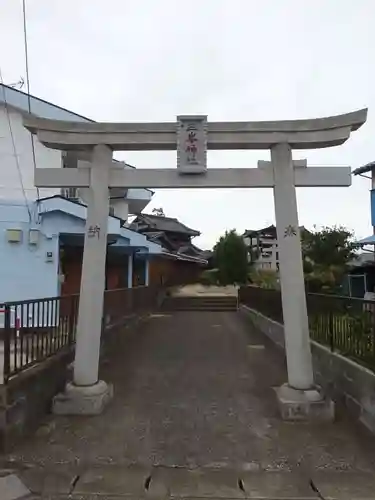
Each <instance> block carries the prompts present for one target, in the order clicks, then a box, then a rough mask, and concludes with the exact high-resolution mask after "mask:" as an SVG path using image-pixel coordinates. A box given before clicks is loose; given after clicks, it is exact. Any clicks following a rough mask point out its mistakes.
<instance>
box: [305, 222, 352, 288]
mask: <svg viewBox="0 0 375 500" xmlns="http://www.w3.org/2000/svg"><path fill="white" fill-rule="evenodd" d="M353 237H354V234H353V233H352V232H351V231H349V230H348V229H347V228H345V227H343V226H333V227H323V228H322V229H321V230H316V229H315V230H314V231H312V232H310V231H302V233H301V239H302V252H303V260H304V271H305V276H306V280H307V281H308V282H310V283H311V284H312V285H313V287H314V288H318V289H319V288H328V289H333V288H334V287H335V286H336V285H337V284H338V283H339V282H340V281H341V278H342V276H343V274H344V273H345V272H346V270H347V267H348V263H349V262H350V261H351V260H352V259H353V258H354V257H355V243H354V239H353Z"/></svg>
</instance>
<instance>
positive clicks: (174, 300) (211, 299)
mask: <svg viewBox="0 0 375 500" xmlns="http://www.w3.org/2000/svg"><path fill="white" fill-rule="evenodd" d="M237 307H238V302H237V297H235V296H202V297H199V296H191V297H190V296H184V297H167V298H166V299H165V300H164V302H163V304H162V309H163V310H169V311H196V310H199V311H236V310H237Z"/></svg>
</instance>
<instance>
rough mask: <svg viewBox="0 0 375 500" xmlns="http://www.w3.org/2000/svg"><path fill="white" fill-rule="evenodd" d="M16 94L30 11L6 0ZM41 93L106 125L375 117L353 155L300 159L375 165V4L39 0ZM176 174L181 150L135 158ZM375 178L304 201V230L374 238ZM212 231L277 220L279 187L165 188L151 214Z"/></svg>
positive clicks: (234, 155)
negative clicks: (337, 229) (373, 202)
mask: <svg viewBox="0 0 375 500" xmlns="http://www.w3.org/2000/svg"><path fill="white" fill-rule="evenodd" d="M0 12H1V17H0V47H1V57H0V63H1V69H2V72H3V76H4V81H5V83H11V82H14V81H17V80H18V79H19V77H20V76H24V75H25V59H24V48H23V31H22V9H21V0H0ZM27 13H28V35H29V36H28V39H29V64H30V90H31V93H32V94H34V95H36V96H38V97H42V98H43V99H46V100H49V101H51V102H53V103H55V104H59V105H60V106H63V107H66V108H68V109H70V110H72V111H75V112H77V113H80V114H83V115H86V116H88V117H90V118H92V119H94V120H98V121H99V120H103V121H171V120H174V119H175V116H176V115H178V114H207V115H208V119H209V120H249V121H250V120H273V119H275V120H277V119H295V118H310V117H320V116H327V115H331V114H339V113H345V112H348V111H353V110H355V109H358V108H362V107H366V106H367V107H369V116H368V121H367V123H366V124H365V125H364V126H363V127H362V128H361V129H360V130H359V131H358V132H356V133H354V134H353V135H352V137H351V139H350V140H349V142H348V143H347V144H345V145H344V146H339V147H336V148H331V149H323V150H317V151H304V152H300V151H296V152H295V154H294V157H295V158H304V157H305V158H307V159H308V161H309V162H310V164H312V165H350V166H352V168H355V167H357V166H360V165H362V164H364V163H367V162H369V161H372V160H374V159H375V57H374V41H373V26H374V18H375V1H374V0H356V1H354V0H315V1H307V0H282V1H281V0H189V1H182V0H138V1H136V0H27ZM268 157H269V154H268V153H266V152H257V151H254V152H209V154H208V162H209V167H229V166H231V167H256V162H257V160H258V159H267V158H268ZM118 158H121V159H126V160H127V161H128V162H130V163H132V164H134V165H136V166H137V167H138V168H142V167H149V168H150V167H171V168H175V164H176V153H175V152H168V153H130V154H126V155H125V154H122V153H121V154H119V155H118ZM369 189H370V181H369V180H366V179H360V178H354V179H353V186H352V187H350V188H337V189H333V188H332V189H327V188H326V189H307V188H305V189H300V190H298V203H299V218H300V223H301V224H303V225H305V226H306V227H311V226H313V225H314V224H317V225H318V226H320V225H333V224H343V225H345V226H347V227H349V228H351V229H353V230H355V232H356V235H357V236H358V237H364V236H367V235H369V234H371V232H372V230H371V227H370V196H369ZM160 206H162V207H163V209H164V211H165V213H166V215H168V216H171V217H178V218H179V219H181V220H182V221H183V222H184V223H186V224H187V225H189V226H191V227H193V228H196V229H198V230H200V231H201V232H202V236H201V237H200V238H199V239H197V240H196V243H197V244H199V245H201V246H202V247H203V248H209V247H210V246H212V245H213V244H214V243H215V241H216V239H217V238H218V237H219V236H220V234H222V233H223V232H224V231H225V229H231V228H237V230H238V231H241V232H242V231H243V230H244V229H246V228H259V227H263V226H265V225H268V224H271V223H273V222H274V207H273V198H272V191H271V190H255V189H253V190H215V191H213V190H190V191H188V190H185V191H166V190H160V191H157V192H156V194H155V195H154V199H153V202H152V204H151V205H149V207H148V209H146V211H151V209H152V207H160Z"/></svg>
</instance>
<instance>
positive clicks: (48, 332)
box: [0, 286, 162, 384]
mask: <svg viewBox="0 0 375 500" xmlns="http://www.w3.org/2000/svg"><path fill="white" fill-rule="evenodd" d="M161 293H162V292H161V289H160V288H155V287H146V286H140V287H135V288H125V289H117V290H106V291H105V292H104V304H103V329H105V328H107V327H109V326H113V325H116V324H119V323H120V322H121V320H124V318H126V317H128V316H130V315H132V314H140V313H142V312H146V311H149V310H152V309H153V308H155V307H157V306H158V300H159V298H160V295H161ZM78 306H79V295H67V296H61V297H48V298H45V299H36V300H24V301H19V302H6V303H4V304H0V339H1V340H2V344H3V364H4V367H3V374H1V373H0V384H1V383H6V382H7V381H8V380H9V378H11V377H13V376H15V375H17V374H18V373H20V372H22V371H24V370H26V369H27V368H29V367H31V366H33V365H35V364H37V363H40V362H41V361H44V360H46V359H48V358H50V357H51V356H53V355H55V354H57V353H59V352H61V351H62V350H63V349H69V348H71V346H73V345H74V343H75V339H76V331H77V321H78ZM0 345H1V341H0ZM0 356H1V352H0ZM1 376H3V380H1Z"/></svg>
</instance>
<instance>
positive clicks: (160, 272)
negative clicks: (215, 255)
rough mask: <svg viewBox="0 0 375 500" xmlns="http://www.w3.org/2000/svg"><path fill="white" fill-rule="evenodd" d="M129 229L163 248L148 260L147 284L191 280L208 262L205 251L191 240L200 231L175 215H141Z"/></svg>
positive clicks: (197, 275)
mask: <svg viewBox="0 0 375 500" xmlns="http://www.w3.org/2000/svg"><path fill="white" fill-rule="evenodd" d="M129 228H130V229H133V230H134V231H138V232H140V233H142V234H143V235H145V236H146V237H147V238H148V240H150V241H152V242H153V243H157V244H158V245H160V246H161V247H162V249H163V251H162V253H161V254H160V255H158V256H155V258H153V259H152V261H150V269H149V280H150V284H159V283H164V284H179V283H186V282H194V281H195V280H196V279H197V278H198V277H199V275H200V273H201V272H202V269H203V268H205V267H206V265H207V259H206V258H205V253H204V251H203V250H201V249H200V248H198V247H197V246H195V245H194V244H193V243H192V241H191V240H192V238H194V237H196V236H199V235H200V232H199V231H196V230H195V229H191V228H189V227H187V226H185V224H183V223H182V222H180V221H178V220H177V219H175V218H171V217H165V216H164V215H154V214H140V215H138V216H137V217H136V218H135V219H134V220H133V222H132V223H131V224H130V226H129Z"/></svg>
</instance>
